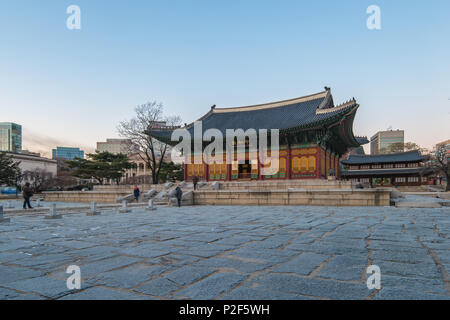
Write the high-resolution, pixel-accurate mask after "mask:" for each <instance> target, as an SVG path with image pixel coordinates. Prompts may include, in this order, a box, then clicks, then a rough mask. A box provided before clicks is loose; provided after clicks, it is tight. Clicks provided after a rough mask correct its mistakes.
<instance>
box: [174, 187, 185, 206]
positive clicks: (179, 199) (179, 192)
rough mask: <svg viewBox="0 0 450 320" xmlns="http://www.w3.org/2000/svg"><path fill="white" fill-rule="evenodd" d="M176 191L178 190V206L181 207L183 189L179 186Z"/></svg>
mask: <svg viewBox="0 0 450 320" xmlns="http://www.w3.org/2000/svg"><path fill="white" fill-rule="evenodd" d="M175 191H176V194H175V196H176V197H177V201H178V207H181V200H182V199H183V191H182V190H181V188H180V187H177V188H176V189H175Z"/></svg>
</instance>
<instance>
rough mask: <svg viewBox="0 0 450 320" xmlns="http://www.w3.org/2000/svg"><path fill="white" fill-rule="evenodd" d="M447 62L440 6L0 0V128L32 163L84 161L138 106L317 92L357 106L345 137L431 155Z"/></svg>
mask: <svg viewBox="0 0 450 320" xmlns="http://www.w3.org/2000/svg"><path fill="white" fill-rule="evenodd" d="M72 4H75V5H78V6H79V7H80V8H81V30H68V29H67V27H66V20H67V18H68V16H69V15H68V14H67V13H66V9H67V7H68V6H69V5H72ZM373 4H374V5H378V6H379V7H380V8H381V27H382V29H381V30H369V29H368V28H367V27H366V20H367V18H368V17H369V15H368V14H367V13H366V9H367V7H368V6H369V5H373ZM449 58H450V1H448V0H430V1H406V0H396V1H391V0H389V1H381V0H370V1H366V0H342V1H336V0H329V1H300V0H292V1H288V0H282V1H275V0H272V1H267V0H227V1H225V0H222V1H218V0H191V1H188V0H176V1H174V0H164V1H163V0H159V1H152V0H133V1H124V0H114V1H107V0H71V1H66V0H40V1H37V0H36V1H34V0H27V1H25V0H0V122H1V121H12V122H17V123H19V124H22V126H23V130H24V147H25V148H29V149H31V150H32V151H41V152H44V153H45V154H47V155H49V154H50V149H51V148H54V147H55V146H56V145H64V146H79V147H82V148H85V149H86V151H93V150H94V148H95V143H96V142H97V141H102V140H104V139H106V138H113V137H117V130H116V126H117V124H118V122H119V121H121V120H124V119H126V118H130V117H131V116H132V115H133V109H134V107H135V106H136V105H138V104H142V103H145V102H147V101H152V100H158V101H161V102H163V103H164V106H165V111H166V114H167V115H180V116H181V117H182V118H183V121H184V122H191V121H194V120H196V119H198V118H199V117H200V116H202V115H203V114H205V113H206V112H208V111H209V109H210V106H211V105H213V104H216V105H217V106H218V107H230V106H231V107H234V106H242V105H250V104H258V103H265V102H271V101H276V100H281V99H289V98H295V97H299V96H303V95H307V94H311V93H315V92H319V91H322V90H323V87H324V86H329V87H331V88H332V92H333V95H334V98H335V102H336V103H342V102H345V101H346V100H348V99H350V98H352V97H355V98H356V99H357V101H358V102H359V103H360V105H361V107H360V109H359V111H358V113H357V118H356V121H355V133H356V134H358V135H367V136H369V137H370V136H372V135H373V134H375V133H376V132H377V131H379V130H384V129H387V128H388V127H392V128H393V129H404V130H405V131H406V133H405V134H406V140H407V141H413V142H416V143H418V144H419V145H421V146H423V147H431V146H432V145H434V144H436V143H437V142H440V141H443V140H446V139H449V138H450V121H449V120H450V60H449Z"/></svg>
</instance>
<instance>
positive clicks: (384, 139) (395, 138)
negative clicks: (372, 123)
mask: <svg viewBox="0 0 450 320" xmlns="http://www.w3.org/2000/svg"><path fill="white" fill-rule="evenodd" d="M394 143H405V131H403V130H395V131H394V130H390V131H379V132H377V133H376V134H375V135H374V136H373V137H372V138H371V139H370V154H371V155H375V154H380V153H384V152H385V150H387V149H388V148H389V147H390V146H391V145H392V144H394Z"/></svg>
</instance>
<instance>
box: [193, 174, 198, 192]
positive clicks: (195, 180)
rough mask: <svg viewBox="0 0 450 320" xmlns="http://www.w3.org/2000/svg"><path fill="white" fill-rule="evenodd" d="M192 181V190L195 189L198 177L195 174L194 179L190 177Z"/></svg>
mask: <svg viewBox="0 0 450 320" xmlns="http://www.w3.org/2000/svg"><path fill="white" fill-rule="evenodd" d="M192 182H193V183H194V190H197V183H198V177H197V176H195V177H194V179H192Z"/></svg>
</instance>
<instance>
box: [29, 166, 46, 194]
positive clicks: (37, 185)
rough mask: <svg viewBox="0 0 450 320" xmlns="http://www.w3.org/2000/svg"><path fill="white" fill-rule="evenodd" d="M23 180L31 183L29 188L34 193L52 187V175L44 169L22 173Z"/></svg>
mask: <svg viewBox="0 0 450 320" xmlns="http://www.w3.org/2000/svg"><path fill="white" fill-rule="evenodd" d="M23 175H24V178H25V180H26V181H28V182H30V183H31V188H32V189H33V190H34V192H35V193H39V192H41V191H43V190H46V189H48V188H51V187H52V183H53V175H52V173H50V172H47V171H46V170H44V169H34V170H29V171H25V172H24V174H23Z"/></svg>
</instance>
